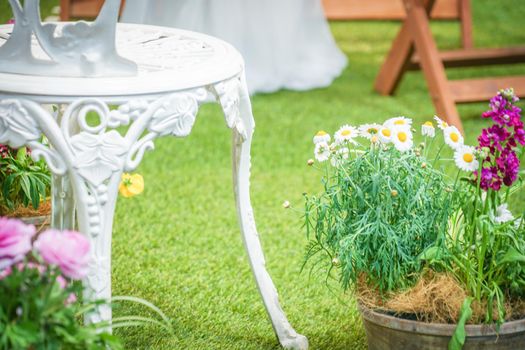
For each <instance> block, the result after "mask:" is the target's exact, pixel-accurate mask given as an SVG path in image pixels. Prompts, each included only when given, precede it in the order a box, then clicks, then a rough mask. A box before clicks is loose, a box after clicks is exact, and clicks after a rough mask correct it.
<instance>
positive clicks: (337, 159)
mask: <svg viewBox="0 0 525 350" xmlns="http://www.w3.org/2000/svg"><path fill="white" fill-rule="evenodd" d="M349 153H350V151H349V150H348V147H342V148H340V149H338V150H337V152H335V155H334V156H333V157H332V158H331V159H330V163H331V164H332V166H334V167H335V166H338V165H341V163H343V161H344V160H345V159H348V154H349Z"/></svg>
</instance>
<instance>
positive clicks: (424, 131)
mask: <svg viewBox="0 0 525 350" xmlns="http://www.w3.org/2000/svg"><path fill="white" fill-rule="evenodd" d="M421 135H423V136H428V137H431V138H434V137H435V136H436V128H434V124H433V123H432V122H426V123H425V124H423V125H422V126H421Z"/></svg>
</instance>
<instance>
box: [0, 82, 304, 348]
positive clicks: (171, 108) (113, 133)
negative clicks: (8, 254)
mask: <svg viewBox="0 0 525 350" xmlns="http://www.w3.org/2000/svg"><path fill="white" fill-rule="evenodd" d="M210 98H213V99H215V100H217V101H218V102H219V103H220V104H221V106H222V108H223V110H224V116H225V120H226V124H227V125H228V127H229V128H231V129H232V131H233V180H234V191H235V199H236V203H237V212H238V216H239V221H240V226H241V232H242V235H243V238H244V245H245V248H246V251H247V254H248V259H249V261H250V265H251V268H252V271H253V274H254V277H255V281H256V283H257V286H258V288H259V292H260V294H261V297H262V299H263V302H264V305H265V307H266V310H267V312H268V315H269V317H270V320H271V322H272V325H273V328H274V330H275V333H276V335H277V337H278V339H279V341H280V343H281V344H282V346H283V347H285V348H289V349H307V348H308V341H307V339H306V338H305V337H304V336H302V335H300V334H297V333H296V332H295V330H294V329H293V328H292V326H291V325H290V324H289V322H288V320H287V318H286V316H285V314H284V312H283V310H282V309H281V307H280V304H279V298H278V294H277V291H276V289H275V286H274V284H273V282H272V279H271V277H270V275H269V274H268V272H267V270H266V266H265V260H264V255H263V251H262V247H261V243H260V240H259V237H258V233H257V229H256V226H255V219H254V215H253V210H252V206H251V202H250V193H249V191H250V166H251V164H250V146H251V140H252V134H253V130H254V127H255V123H254V120H253V116H252V111H251V103H250V99H249V95H248V90H247V88H246V84H245V81H244V75H240V76H237V77H234V78H232V79H230V80H227V81H223V82H220V83H217V84H215V85H212V86H207V87H201V88H196V89H192V90H184V91H180V92H176V93H173V94H170V95H165V96H162V97H158V96H157V97H148V96H145V97H144V98H135V99H133V100H129V99H127V100H123V101H122V100H121V101H118V102H117V101H106V100H101V99H98V98H78V99H73V102H71V103H70V104H68V105H67V106H65V109H64V112H63V113H59V114H58V113H57V114H55V113H50V112H49V111H48V110H46V109H44V108H42V106H41V105H40V104H39V103H37V102H36V101H33V100H30V99H25V98H21V97H13V96H9V95H7V96H0V143H8V144H10V145H11V146H12V147H20V146H22V145H28V146H29V147H31V149H32V150H33V152H32V156H33V158H35V159H40V158H43V159H45V160H46V161H47V163H48V165H49V168H50V169H51V171H52V173H53V190H52V204H53V220H52V221H53V222H52V225H53V227H55V228H59V229H72V228H74V227H75V223H76V222H78V229H79V231H80V232H82V233H84V234H85V235H86V236H87V237H89V239H90V240H91V243H92V254H93V256H92V264H91V266H90V272H89V274H88V277H87V278H86V280H85V281H84V284H85V297H86V298H87V299H88V300H96V299H105V300H110V299H111V233H112V224H113V215H114V211H115V204H116V199H117V195H118V186H119V183H120V179H121V176H122V173H123V172H129V171H132V170H134V169H135V168H136V167H137V166H138V165H139V163H140V161H141V160H142V157H143V156H144V153H145V152H146V151H148V150H151V149H153V148H154V144H153V141H154V140H155V139H156V138H157V137H161V136H168V135H173V136H177V137H184V136H187V135H189V134H190V132H191V130H192V127H193V124H194V122H195V119H196V117H197V112H198V109H199V106H200V105H201V104H202V103H204V102H207V101H208V100H210ZM46 102H49V103H53V101H46ZM57 102H58V101H57ZM61 102H62V101H60V102H59V103H61ZM108 104H117V105H118V106H119V107H118V109H116V110H110V109H109V108H108ZM93 114H96V115H97V116H98V118H99V123H98V124H97V125H96V126H92V124H91V123H90V122H91V120H90V116H91V115H93ZM120 126H127V131H126V132H125V134H124V135H121V134H120V133H119V132H118V131H117V130H116V128H117V127H120ZM42 135H44V136H46V138H47V139H48V140H49V144H43V143H42V142H41V137H42ZM102 320H104V321H108V320H111V309H110V308H109V307H107V306H101V307H99V308H98V309H97V310H96V312H94V313H92V314H91V315H89V317H88V321H90V322H99V321H102Z"/></svg>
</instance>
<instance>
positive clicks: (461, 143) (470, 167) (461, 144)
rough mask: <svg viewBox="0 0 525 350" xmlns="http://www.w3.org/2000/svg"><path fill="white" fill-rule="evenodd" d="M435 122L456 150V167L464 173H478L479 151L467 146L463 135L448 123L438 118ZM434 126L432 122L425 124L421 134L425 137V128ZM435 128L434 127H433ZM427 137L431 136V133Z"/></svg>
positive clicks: (435, 118)
mask: <svg viewBox="0 0 525 350" xmlns="http://www.w3.org/2000/svg"><path fill="white" fill-rule="evenodd" d="M434 120H435V121H436V122H437V125H438V128H440V129H441V130H443V137H444V138H445V143H446V144H447V145H448V146H449V147H450V148H452V149H453V150H454V162H455V163H456V166H457V167H458V168H459V169H461V170H463V171H470V172H472V171H476V170H478V167H479V161H478V159H477V155H478V151H477V150H476V148H474V147H472V146H467V145H465V139H464V138H463V136H462V135H461V132H460V131H459V130H458V129H457V128H456V127H455V126H452V125H448V124H447V122H445V121H443V120H441V119H440V118H439V117H438V116H434ZM429 123H430V125H432V123H431V122H427V123H425V124H423V127H422V129H421V132H422V134H423V135H425V131H424V130H425V127H428V125H429ZM432 128H433V126H432ZM426 136H430V137H434V136H431V135H430V133H429V134H426Z"/></svg>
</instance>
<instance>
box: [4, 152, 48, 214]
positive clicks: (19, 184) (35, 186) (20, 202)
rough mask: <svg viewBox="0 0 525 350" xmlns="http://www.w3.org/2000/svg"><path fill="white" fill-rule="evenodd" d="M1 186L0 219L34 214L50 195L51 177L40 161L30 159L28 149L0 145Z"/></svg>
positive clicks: (43, 163)
mask: <svg viewBox="0 0 525 350" xmlns="http://www.w3.org/2000/svg"><path fill="white" fill-rule="evenodd" d="M0 184H1V188H0V215H10V216H16V213H17V211H20V212H25V213H27V212H37V211H38V210H39V208H40V206H41V204H42V201H45V200H46V199H47V198H48V196H49V194H50V188H51V174H50V172H49V169H48V168H47V165H46V164H45V162H44V161H43V160H39V161H34V160H33V159H32V158H31V151H30V150H29V149H28V148H26V147H22V148H19V149H16V150H15V149H12V148H10V147H8V146H6V145H2V144H0ZM26 208H27V209H26Z"/></svg>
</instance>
